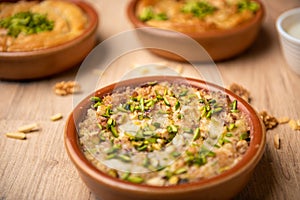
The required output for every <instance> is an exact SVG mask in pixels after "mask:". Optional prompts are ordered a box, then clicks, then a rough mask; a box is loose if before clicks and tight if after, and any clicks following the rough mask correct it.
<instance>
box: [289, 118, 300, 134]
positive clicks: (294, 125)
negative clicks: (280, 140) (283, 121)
mask: <svg viewBox="0 0 300 200" xmlns="http://www.w3.org/2000/svg"><path fill="white" fill-rule="evenodd" d="M289 125H290V127H291V128H292V129H293V130H295V131H297V130H300V120H297V121H296V120H293V119H292V120H290V121H289Z"/></svg>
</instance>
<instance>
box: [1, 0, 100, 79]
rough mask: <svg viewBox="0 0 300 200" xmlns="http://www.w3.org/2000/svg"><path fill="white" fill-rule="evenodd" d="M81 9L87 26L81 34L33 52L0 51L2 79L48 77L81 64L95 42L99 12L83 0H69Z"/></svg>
mask: <svg viewBox="0 0 300 200" xmlns="http://www.w3.org/2000/svg"><path fill="white" fill-rule="evenodd" d="M70 2H72V3H74V4H76V5H77V6H78V7H80V8H81V9H82V11H83V12H84V13H85V14H86V16H87V18H88V22H89V24H88V26H87V28H86V29H85V30H84V31H83V33H82V34H81V35H79V36H78V37H76V38H74V39H72V40H70V41H67V42H65V43H63V44H60V45H58V46H54V47H49V48H45V49H40V50H34V51H22V52H0V79H5V80H29V79H38V78H44V77H48V76H51V75H54V74H57V73H60V72H63V71H66V70H68V69H70V68H72V67H75V66H76V65H78V64H80V62H81V61H83V59H84V58H85V57H86V55H87V54H88V53H89V52H90V51H91V50H92V49H93V48H94V46H95V44H96V40H97V39H96V31H97V27H98V14H97V12H96V11H95V10H94V8H93V7H92V6H91V5H89V4H88V3H85V2H83V1H70Z"/></svg>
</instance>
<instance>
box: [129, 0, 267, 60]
mask: <svg viewBox="0 0 300 200" xmlns="http://www.w3.org/2000/svg"><path fill="white" fill-rule="evenodd" d="M255 1H256V2H257V3H259V5H260V9H259V10H258V11H257V12H256V14H255V17H254V18H252V19H251V20H249V21H247V22H245V23H243V24H241V25H238V26H236V27H233V28H231V29H228V30H211V31H207V32H201V33H196V32H192V33H185V32H182V33H183V34H184V35H183V34H179V33H178V32H174V31H168V30H163V29H157V28H155V29H147V28H149V27H150V26H149V25H147V24H145V23H144V22H142V21H141V20H140V19H139V18H138V17H137V15H136V9H137V4H138V2H139V0H132V1H131V2H130V3H129V5H128V8H127V15H128V18H129V20H130V22H131V23H132V24H133V26H134V27H135V28H146V29H141V30H140V31H139V34H138V37H139V39H140V40H141V43H142V44H145V46H147V47H149V46H151V44H158V45H160V46H161V47H165V46H167V49H169V48H173V49H174V50H175V53H174V52H170V51H168V50H167V51H166V50H164V48H162V49H159V48H149V49H150V50H151V51H152V52H153V53H155V54H157V55H159V56H163V57H165V58H168V59H172V60H177V61H193V62H197V61H211V60H210V57H211V58H212V60H213V61H221V60H225V59H229V58H232V57H234V56H237V55H239V54H241V53H242V52H244V51H245V50H246V49H247V48H248V47H250V46H251V44H252V43H253V42H254V41H255V39H256V37H257V35H258V33H259V30H260V28H261V24H262V21H263V17H264V12H265V11H264V7H263V5H262V3H261V2H260V1H258V0H255ZM186 36H187V37H190V38H192V39H193V40H195V41H196V42H197V43H199V44H200V45H201V46H202V47H203V48H204V50H205V51H206V52H207V53H208V55H209V56H207V55H206V53H201V52H202V51H201V50H199V51H198V52H197V51H195V49H193V48H190V47H189V46H190V44H188V42H189V41H188V42H186V41H187V39H186V38H185V37H186ZM164 44H165V45H164ZM180 52H186V53H183V54H178V53H180ZM199 52H200V53H199ZM184 54H185V55H187V56H182V55H184ZM193 54H194V55H193ZM201 54H203V55H201Z"/></svg>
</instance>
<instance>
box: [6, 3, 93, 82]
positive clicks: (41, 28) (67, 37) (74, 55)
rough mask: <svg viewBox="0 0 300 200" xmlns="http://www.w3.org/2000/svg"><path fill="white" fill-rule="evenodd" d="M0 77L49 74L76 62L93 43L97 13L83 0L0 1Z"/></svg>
mask: <svg viewBox="0 0 300 200" xmlns="http://www.w3.org/2000/svg"><path fill="white" fill-rule="evenodd" d="M0 7H1V12H0V30H1V33H0V61H1V62H0V78H3V79H11V80H26V79H35V78H42V77H46V76H50V75H53V74H56V73H59V72H62V71H65V70H67V69H69V68H71V67H74V66H76V64H79V63H80V62H81V61H82V60H83V59H84V57H85V56H86V55H87V54H88V53H89V51H90V50H91V49H92V48H93V47H94V45H95V44H96V31H97V26H98V15H97V13H96V11H95V10H94V8H93V7H92V6H90V5H89V4H87V3H85V2H83V1H72V0H70V1H52V0H46V1H16V2H2V3H1V4H0Z"/></svg>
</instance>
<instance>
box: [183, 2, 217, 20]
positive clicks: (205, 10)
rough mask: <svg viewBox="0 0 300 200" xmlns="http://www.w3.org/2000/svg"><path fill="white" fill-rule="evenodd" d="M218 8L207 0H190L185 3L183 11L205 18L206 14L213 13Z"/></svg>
mask: <svg viewBox="0 0 300 200" xmlns="http://www.w3.org/2000/svg"><path fill="white" fill-rule="evenodd" d="M215 10H216V8H215V7H214V6H212V5H211V4H209V3H207V2H205V1H189V2H187V3H185V5H184V6H183V8H182V12H184V13H191V14H193V15H194V16H196V17H199V18H204V17H205V16H207V15H209V14H212V13H213V12H214V11H215Z"/></svg>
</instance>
